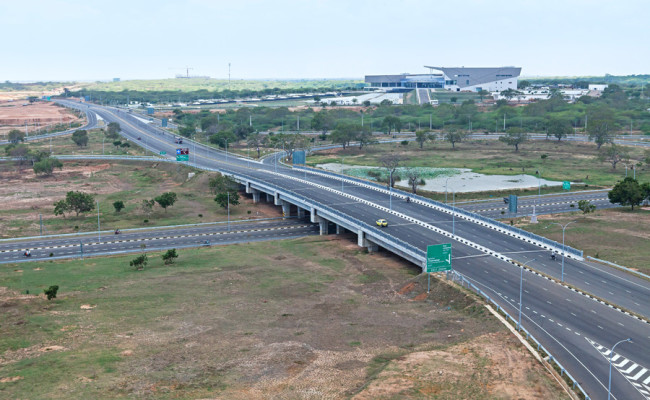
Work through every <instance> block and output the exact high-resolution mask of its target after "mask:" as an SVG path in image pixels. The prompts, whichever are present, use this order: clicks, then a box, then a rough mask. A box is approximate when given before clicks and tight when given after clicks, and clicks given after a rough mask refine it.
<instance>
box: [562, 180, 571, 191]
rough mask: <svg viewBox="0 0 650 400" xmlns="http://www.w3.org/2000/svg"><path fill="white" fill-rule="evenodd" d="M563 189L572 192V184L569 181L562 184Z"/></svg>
mask: <svg viewBox="0 0 650 400" xmlns="http://www.w3.org/2000/svg"><path fill="white" fill-rule="evenodd" d="M562 189H564V190H571V182H569V181H564V182H562Z"/></svg>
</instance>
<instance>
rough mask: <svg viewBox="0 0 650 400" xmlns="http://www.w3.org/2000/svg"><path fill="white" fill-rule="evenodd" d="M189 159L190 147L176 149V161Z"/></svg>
mask: <svg viewBox="0 0 650 400" xmlns="http://www.w3.org/2000/svg"><path fill="white" fill-rule="evenodd" d="M189 160H190V149H189V148H184V149H176V161H189Z"/></svg>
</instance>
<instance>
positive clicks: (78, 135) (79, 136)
mask: <svg viewBox="0 0 650 400" xmlns="http://www.w3.org/2000/svg"><path fill="white" fill-rule="evenodd" d="M72 141H73V142H75V144H76V145H77V146H79V147H85V146H88V132H86V131H85V130H83V129H80V130H77V131H74V133H73V134H72Z"/></svg>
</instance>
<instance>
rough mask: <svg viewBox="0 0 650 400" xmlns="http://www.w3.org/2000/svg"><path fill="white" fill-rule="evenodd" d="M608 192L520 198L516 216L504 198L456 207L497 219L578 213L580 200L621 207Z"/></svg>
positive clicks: (599, 206)
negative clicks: (611, 200)
mask: <svg viewBox="0 0 650 400" xmlns="http://www.w3.org/2000/svg"><path fill="white" fill-rule="evenodd" d="M608 192H609V190H596V191H580V192H572V193H566V194H553V195H542V196H520V197H519V198H518V199H517V213H516V214H511V213H510V212H509V211H508V205H507V204H505V203H504V202H503V199H502V198H499V199H497V200H481V201H470V202H456V207H458V208H462V209H464V210H467V211H471V212H474V213H477V214H480V215H483V216H486V217H490V218H495V219H500V218H508V217H521V216H530V215H532V214H533V211H534V212H535V214H536V215H540V214H555V213H562V212H572V211H578V202H579V201H580V200H587V201H589V202H591V204H593V205H595V206H596V208H597V209H602V208H616V207H620V206H619V205H618V204H612V203H610V202H609V198H608V197H607V193H608Z"/></svg>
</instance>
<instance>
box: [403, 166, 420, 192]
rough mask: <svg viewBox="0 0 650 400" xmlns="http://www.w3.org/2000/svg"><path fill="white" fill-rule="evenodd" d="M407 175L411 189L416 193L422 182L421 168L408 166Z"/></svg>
mask: <svg viewBox="0 0 650 400" xmlns="http://www.w3.org/2000/svg"><path fill="white" fill-rule="evenodd" d="M406 176H407V177H408V180H409V181H408V182H409V186H411V191H413V194H416V193H417V191H418V185H420V184H421V183H422V178H421V177H420V176H421V173H420V170H419V169H418V168H408V169H407V170H406Z"/></svg>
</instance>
